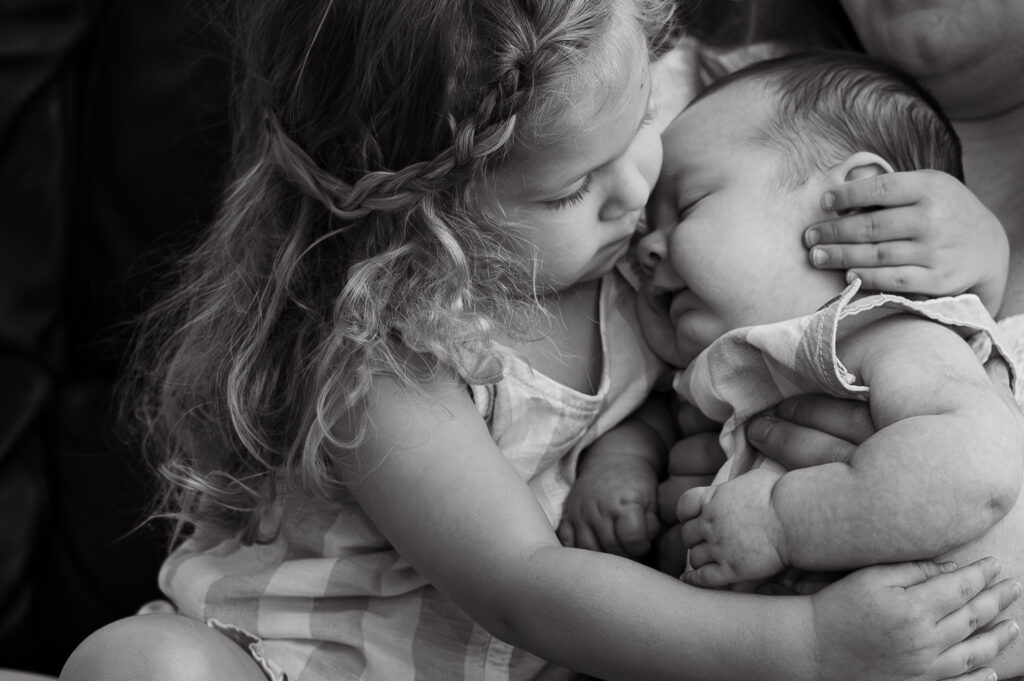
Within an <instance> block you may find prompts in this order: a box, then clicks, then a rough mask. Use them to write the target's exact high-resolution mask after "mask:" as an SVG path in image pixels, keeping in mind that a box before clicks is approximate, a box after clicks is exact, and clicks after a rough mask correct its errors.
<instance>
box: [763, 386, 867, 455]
mask: <svg viewBox="0 0 1024 681" xmlns="http://www.w3.org/2000/svg"><path fill="white" fill-rule="evenodd" d="M775 416H777V417H779V418H780V419H782V420H784V421H790V422H792V423H795V424H797V425H800V426H806V427H808V428H813V429H815V430H820V431H821V432H823V433H828V434H829V435H832V436H833V437H837V438H840V439H842V440H846V441H847V442H851V443H853V444H855V445H859V444H860V443H861V442H864V440H867V439H868V438H869V437H871V436H872V435H874V434H875V430H876V428H875V424H874V421H872V420H871V410H870V409H869V408H868V404H867V402H861V401H859V400H847V399H843V398H839V397H831V396H828V395H815V394H811V395H798V396H795V397H789V398H786V399H784V400H783V401H782V402H780V403H779V404H778V405H777V406H776V407H775Z"/></svg>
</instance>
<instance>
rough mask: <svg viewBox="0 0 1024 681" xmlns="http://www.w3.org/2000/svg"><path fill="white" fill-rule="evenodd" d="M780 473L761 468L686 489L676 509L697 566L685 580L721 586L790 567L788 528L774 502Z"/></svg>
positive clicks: (753, 578)
mask: <svg viewBox="0 0 1024 681" xmlns="http://www.w3.org/2000/svg"><path fill="white" fill-rule="evenodd" d="M780 477H781V476H780V475H779V474H778V473H773V472H771V471H767V470H765V469H763V468H757V469H754V470H752V471H750V472H749V473H744V474H743V475H741V476H739V477H738V478H735V479H733V480H729V481H728V482H724V483H722V484H720V485H717V486H715V487H700V488H696V489H692V490H689V491H687V492H685V493H684V494H683V496H682V497H681V498H680V499H679V506H678V508H677V509H676V514H677V515H678V517H679V522H680V523H682V525H683V543H684V544H685V545H686V546H687V548H689V549H690V565H691V566H692V567H693V569H692V570H690V571H688V572H686V573H685V574H683V581H685V582H686V583H687V584H693V585H695V586H704V587H712V588H721V587H724V586H728V585H730V584H735V583H737V582H750V581H756V580H762V579H767V578H768V577H771V576H772V575H774V574H777V573H778V572H780V571H781V570H782V569H783V568H784V567H785V566H786V559H785V554H786V548H785V533H784V531H783V528H782V524H781V523H780V522H779V518H778V516H777V515H776V514H775V509H774V508H772V502H771V497H772V488H774V487H775V483H776V482H777V481H778V480H779V478H780Z"/></svg>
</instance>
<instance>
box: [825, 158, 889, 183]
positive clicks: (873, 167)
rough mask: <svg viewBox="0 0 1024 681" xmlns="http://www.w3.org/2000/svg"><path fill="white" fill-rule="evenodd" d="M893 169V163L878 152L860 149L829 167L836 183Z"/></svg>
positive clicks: (880, 173) (860, 178) (851, 180)
mask: <svg viewBox="0 0 1024 681" xmlns="http://www.w3.org/2000/svg"><path fill="white" fill-rule="evenodd" d="M891 172H894V171H893V167H892V165H891V164H890V163H889V162H888V161H886V160H885V159H884V158H882V157H881V156H879V155H878V154H875V153H872V152H870V151H858V152H856V153H854V154H851V155H850V156H849V157H847V159H846V160H845V161H843V162H842V163H839V164H837V165H834V166H832V167H831V168H829V170H828V173H829V175H830V176H831V179H832V180H833V181H834V182H835V183H836V184H843V183H845V182H853V181H854V180H862V179H864V178H865V177H874V176H875V175H884V174H885V173H891Z"/></svg>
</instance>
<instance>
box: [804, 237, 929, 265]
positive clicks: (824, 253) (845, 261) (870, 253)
mask: <svg viewBox="0 0 1024 681" xmlns="http://www.w3.org/2000/svg"><path fill="white" fill-rule="evenodd" d="M928 256H929V252H928V251H927V250H926V249H925V248H924V247H922V246H921V244H919V243H917V242H915V241H906V240H902V241H883V242H881V243H871V244H825V245H819V246H815V247H814V248H812V249H811V250H810V251H809V252H808V254H807V257H808V259H809V260H810V262H811V264H812V265H814V266H815V267H817V268H818V269H823V270H848V269H851V268H860V267H868V268H870V267H895V266H900V265H920V264H921V263H922V262H924V261H925V260H926V259H927V258H928Z"/></svg>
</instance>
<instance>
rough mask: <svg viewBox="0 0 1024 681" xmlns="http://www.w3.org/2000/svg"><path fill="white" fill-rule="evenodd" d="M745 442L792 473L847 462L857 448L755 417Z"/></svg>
mask: <svg viewBox="0 0 1024 681" xmlns="http://www.w3.org/2000/svg"><path fill="white" fill-rule="evenodd" d="M747 440H748V441H749V442H750V444H751V445H752V446H753V447H754V448H755V449H757V450H758V451H759V452H761V453H762V454H764V455H765V456H767V457H768V458H769V459H772V460H774V461H777V462H778V463H780V464H782V466H783V467H785V468H787V469H789V470H794V469H797V468H807V467H809V466H818V465H821V464H825V463H833V462H836V461H849V459H850V457H851V456H853V453H854V452H855V451H856V450H857V447H856V445H854V444H852V443H850V442H847V441H846V440H843V439H840V438H837V437H834V436H832V435H829V434H828V433H823V432H821V431H820V430H815V429H813V428H808V427H806V426H800V425H797V424H795V423H789V422H788V421H782V420H780V419H777V418H775V417H772V416H758V417H757V418H755V419H754V420H752V421H751V422H750V424H749V425H748V426H747Z"/></svg>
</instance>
